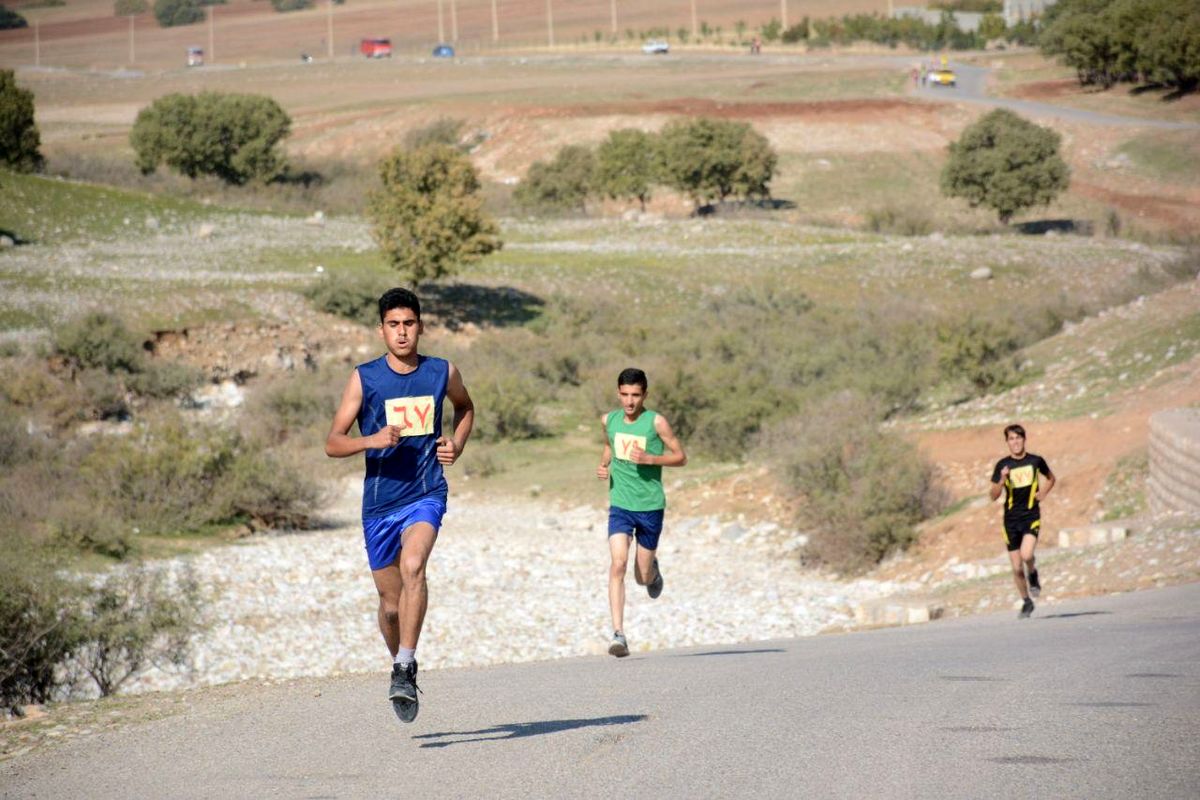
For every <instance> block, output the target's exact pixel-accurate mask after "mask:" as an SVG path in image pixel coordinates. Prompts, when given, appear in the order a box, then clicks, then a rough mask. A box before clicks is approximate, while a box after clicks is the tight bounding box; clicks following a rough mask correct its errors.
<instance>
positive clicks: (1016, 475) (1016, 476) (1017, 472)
mask: <svg viewBox="0 0 1200 800" xmlns="http://www.w3.org/2000/svg"><path fill="white" fill-rule="evenodd" d="M1008 482H1009V483H1010V484H1012V487H1013V488H1014V489H1024V488H1025V487H1026V486H1031V485H1033V467H1032V466H1026V467H1017V468H1016V469H1013V470H1009V472H1008Z"/></svg>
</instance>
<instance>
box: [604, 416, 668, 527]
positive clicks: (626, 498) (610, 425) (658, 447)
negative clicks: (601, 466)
mask: <svg viewBox="0 0 1200 800" xmlns="http://www.w3.org/2000/svg"><path fill="white" fill-rule="evenodd" d="M657 416H658V414H656V413H655V412H653V411H650V410H648V409H644V410H643V411H642V413H641V415H639V416H638V418H637V419H636V420H634V421H633V422H626V421H625V414H624V412H622V411H611V412H609V414H608V419H607V421H606V424H605V429H606V430H607V433H608V446H609V447H611V448H612V461H611V462H610V463H609V465H608V499H609V503H611V504H612V505H614V506H616V507H617V508H623V509H625V510H626V511H658V510H660V509H663V508H666V507H667V496H666V494H665V493H664V492H663V485H662V467H661V466H657V465H654V466H651V465H649V464H634V463H633V462H632V461H630V460H629V453H630V451H632V450H633V445H634V444H637V445H638V446H639V447H641V448H642V449H643V450H645V451H646V452H647V453H649V454H650V455H652V456H661V455H662V454H663V440H662V438H661V437H660V436H659V435H658V432H657V431H656V430H654V418H655V417H657Z"/></svg>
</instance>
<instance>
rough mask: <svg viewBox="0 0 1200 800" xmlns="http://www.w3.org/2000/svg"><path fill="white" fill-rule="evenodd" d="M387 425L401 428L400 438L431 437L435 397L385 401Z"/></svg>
mask: <svg viewBox="0 0 1200 800" xmlns="http://www.w3.org/2000/svg"><path fill="white" fill-rule="evenodd" d="M383 402H384V410H385V413H386V415H387V424H388V425H395V426H397V427H398V428H400V436H402V437H404V436H429V435H431V434H432V433H433V396H432V395H425V396H424V397H396V398H393V399H391V400H385V401H383Z"/></svg>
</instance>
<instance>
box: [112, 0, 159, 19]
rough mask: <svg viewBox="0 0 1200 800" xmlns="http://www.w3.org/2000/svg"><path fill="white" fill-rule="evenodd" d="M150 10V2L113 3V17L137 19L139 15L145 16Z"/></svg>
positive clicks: (143, 0)
mask: <svg viewBox="0 0 1200 800" xmlns="http://www.w3.org/2000/svg"><path fill="white" fill-rule="evenodd" d="M149 8H150V3H149V0H116V2H114V3H113V16H114V17H135V16H137V15H138V14H145V13H146V11H147V10H148V9H149Z"/></svg>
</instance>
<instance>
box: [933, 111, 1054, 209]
mask: <svg viewBox="0 0 1200 800" xmlns="http://www.w3.org/2000/svg"><path fill="white" fill-rule="evenodd" d="M1060 139H1061V137H1060V136H1059V135H1058V134H1057V133H1056V132H1054V131H1052V130H1050V129H1049V128H1043V127H1041V126H1039V125H1035V124H1034V123H1032V122H1029V121H1028V120H1025V119H1022V118H1021V117H1019V116H1017V115H1016V114H1014V113H1013V112H1011V111H1008V110H1007V109H996V110H995V111H992V112H989V113H988V114H986V115H984V116H983V117H981V118H980V119H979V120H977V121H976V122H975V123H974V124H972V125H971V126H969V127H968V128H967V129H966V130H965V131H963V134H962V136H961V137H960V138H959V139H958V141H957V142H952V143H951V144H950V158H949V160H947V162H946V166H945V167H944V168H943V169H942V178H941V185H942V193H943V194H945V195H947V196H950V197H962V198H965V199H966V200H967V201H968V202H969V203H970V204H971V206H972V207H975V206H981V205H982V206H986V207H988V208H991V209H993V210H995V211H996V213H997V214H999V215H1000V221H1001V222H1003V223H1005V224H1007V223H1008V221H1009V220H1011V219H1012V217H1013V215H1014V214H1016V213H1017V212H1018V211H1020V210H1022V209H1025V208H1029V207H1032V206H1036V205H1046V204H1048V203H1049V202H1050V201H1051V200H1053V199H1054V198H1055V197H1056V196H1057V195H1058V193H1059V192H1061V191H1063V190H1064V189H1066V188H1067V185H1068V183H1069V181H1070V170H1069V169H1068V167H1067V164H1066V162H1064V161H1063V160H1062V157H1061V156H1059V154H1058V145H1059V141H1060Z"/></svg>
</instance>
